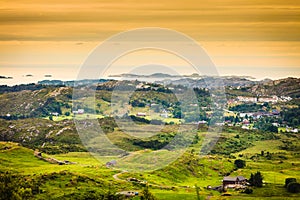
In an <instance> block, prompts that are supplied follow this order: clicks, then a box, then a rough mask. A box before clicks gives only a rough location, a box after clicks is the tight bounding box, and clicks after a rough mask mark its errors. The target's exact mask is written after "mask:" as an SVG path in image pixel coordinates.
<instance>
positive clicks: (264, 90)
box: [249, 78, 300, 97]
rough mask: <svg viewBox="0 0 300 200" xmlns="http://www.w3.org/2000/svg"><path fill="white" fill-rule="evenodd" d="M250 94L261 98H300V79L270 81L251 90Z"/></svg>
mask: <svg viewBox="0 0 300 200" xmlns="http://www.w3.org/2000/svg"><path fill="white" fill-rule="evenodd" d="M249 92H251V93H253V94H255V95H261V96H270V95H277V96H291V97H300V79H297V78H286V79H279V80H270V81H267V82H264V83H261V84H256V85H254V86H252V87H250V88H249Z"/></svg>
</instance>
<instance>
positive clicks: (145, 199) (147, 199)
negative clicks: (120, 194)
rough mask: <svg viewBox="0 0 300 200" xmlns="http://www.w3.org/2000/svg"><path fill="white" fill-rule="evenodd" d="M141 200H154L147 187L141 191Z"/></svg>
mask: <svg viewBox="0 0 300 200" xmlns="http://www.w3.org/2000/svg"><path fill="white" fill-rule="evenodd" d="M141 200H156V197H155V196H154V195H153V194H152V193H151V192H150V191H149V188H148V185H147V186H146V187H145V188H144V189H143V191H142V196H141Z"/></svg>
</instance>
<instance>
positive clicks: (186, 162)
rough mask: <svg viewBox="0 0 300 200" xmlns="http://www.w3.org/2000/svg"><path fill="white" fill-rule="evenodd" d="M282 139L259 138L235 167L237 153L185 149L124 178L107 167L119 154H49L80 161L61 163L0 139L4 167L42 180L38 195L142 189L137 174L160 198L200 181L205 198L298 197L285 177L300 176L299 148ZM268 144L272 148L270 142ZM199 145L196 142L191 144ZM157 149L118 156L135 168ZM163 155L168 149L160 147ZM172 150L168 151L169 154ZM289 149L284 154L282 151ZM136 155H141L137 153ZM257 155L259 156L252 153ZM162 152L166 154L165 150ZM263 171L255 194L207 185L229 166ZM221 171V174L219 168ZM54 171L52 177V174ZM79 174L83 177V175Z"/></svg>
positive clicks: (185, 194) (191, 195)
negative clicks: (198, 152)
mask: <svg viewBox="0 0 300 200" xmlns="http://www.w3.org/2000/svg"><path fill="white" fill-rule="evenodd" d="M279 145H280V143H279V141H277V140H270V141H260V142H255V143H254V146H252V147H249V148H247V149H245V150H243V151H241V152H238V153H236V155H237V156H238V155H240V156H241V155H242V154H243V156H242V157H241V158H242V159H244V160H246V167H245V168H243V169H238V170H234V165H233V161H234V160H235V159H233V158H228V157H224V156H205V157H201V158H200V157H199V156H198V155H196V154H191V153H189V152H186V153H184V154H183V155H182V156H180V157H179V158H178V159H177V160H176V161H175V162H174V163H170V164H169V165H167V166H166V167H164V168H161V169H157V170H156V171H151V172H123V173H121V174H120V175H118V178H119V179H120V180H116V179H115V178H114V177H113V176H114V175H115V174H118V173H120V172H121V171H120V170H118V169H117V168H118V167H116V169H115V170H114V169H109V168H107V167H105V163H106V162H107V161H110V160H113V159H118V158H117V157H109V156H107V157H104V156H103V157H97V158H95V157H93V156H92V155H91V154H90V153H88V152H70V153H66V154H56V155H46V154H44V155H43V156H44V157H48V158H49V157H51V158H56V159H58V160H62V161H64V160H68V161H70V162H74V163H75V164H70V165H58V164H51V163H48V162H46V161H43V160H40V159H38V158H36V157H35V156H34V151H33V150H30V149H27V148H24V147H22V146H20V145H18V144H16V143H9V142H8V143H7V142H1V143H0V161H1V165H0V172H1V173H4V172H6V171H9V172H11V173H14V174H19V175H21V176H26V177H30V178H31V179H36V180H39V181H40V182H41V184H40V189H41V191H42V192H41V193H40V194H36V195H35V196H34V198H35V199H44V198H46V197H47V198H48V197H50V196H51V199H56V198H63V199H68V196H69V195H71V194H72V195H80V194H85V193H86V192H87V188H89V189H90V190H94V191H98V192H105V191H108V190H112V191H116V192H117V191H123V190H134V191H142V189H143V186H142V185H139V184H137V183H134V182H127V181H126V179H127V178H129V177H135V178H137V179H139V180H143V181H145V182H147V184H148V185H149V189H150V191H151V192H152V193H153V194H154V195H155V196H156V197H157V198H158V199H166V200H168V199H170V200H171V199H174V200H176V199H197V196H196V189H195V185H197V186H199V187H200V195H201V197H202V199H205V198H210V199H267V198H270V197H271V199H297V198H299V197H300V196H299V194H291V193H288V192H287V191H286V189H285V188H284V187H283V185H284V181H285V178H288V177H295V178H297V179H298V180H300V161H299V154H297V155H295V154H294V153H291V152H287V151H283V150H279V149H278V147H279ZM268 147H269V148H268ZM192 148H195V147H191V148H190V149H192ZM261 151H269V152H270V153H272V155H273V158H272V159H271V160H268V159H266V158H265V157H264V156H259V155H260V154H261ZM150 152H152V151H138V152H136V153H135V154H133V155H131V156H129V157H124V159H121V160H120V159H119V160H120V162H122V163H123V165H124V166H123V167H125V168H130V167H131V168H133V169H134V166H128V165H126V163H127V162H128V161H130V162H129V163H131V161H132V160H134V159H141V162H144V161H143V159H149V156H148V154H149V153H150ZM160 154H162V155H164V152H163V151H161V153H160ZM166 155H167V154H166ZM280 155H285V157H278V156H280ZM136 156H137V157H136ZM252 156H255V159H254V158H253V157H252ZM162 157H163V156H162ZM256 171H261V173H262V175H263V177H264V187H263V188H254V192H253V194H250V195H247V194H242V193H240V192H238V191H234V190H229V191H227V193H230V194H231V195H232V196H230V197H222V196H221V193H219V192H217V191H213V190H207V189H206V187H207V186H208V185H211V186H218V185H221V184H222V182H221V181H222V178H223V176H224V175H222V174H225V173H226V172H231V175H242V176H245V177H247V178H249V176H250V174H251V173H254V172H256ZM220 173H221V174H220ZM49 177H50V178H49ZM78 177H79V178H78Z"/></svg>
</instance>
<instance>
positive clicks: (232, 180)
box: [223, 176, 247, 188]
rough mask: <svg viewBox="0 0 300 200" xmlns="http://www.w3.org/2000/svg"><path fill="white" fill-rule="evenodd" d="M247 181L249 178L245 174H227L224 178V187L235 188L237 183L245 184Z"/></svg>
mask: <svg viewBox="0 0 300 200" xmlns="http://www.w3.org/2000/svg"><path fill="white" fill-rule="evenodd" d="M246 183H247V179H246V178H245V177H243V176H236V177H231V176H225V177H224V178H223V188H225V187H229V188H235V187H236V186H237V185H245V184H246Z"/></svg>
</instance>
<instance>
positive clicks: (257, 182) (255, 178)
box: [249, 172, 263, 187]
mask: <svg viewBox="0 0 300 200" xmlns="http://www.w3.org/2000/svg"><path fill="white" fill-rule="evenodd" d="M249 183H250V184H251V185H252V186H255V187H262V185H263V176H262V175H261V173H260V172H256V173H255V174H252V173H251V176H250V179H249Z"/></svg>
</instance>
